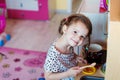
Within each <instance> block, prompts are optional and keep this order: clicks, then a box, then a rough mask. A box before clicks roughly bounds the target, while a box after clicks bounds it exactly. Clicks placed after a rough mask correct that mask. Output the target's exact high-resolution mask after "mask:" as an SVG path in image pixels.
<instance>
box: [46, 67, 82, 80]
mask: <svg viewBox="0 0 120 80" xmlns="http://www.w3.org/2000/svg"><path fill="white" fill-rule="evenodd" d="M81 71H82V69H80V67H72V68H70V69H69V70H68V71H66V72H61V73H52V72H45V79H46V80H60V79H62V78H67V77H72V76H73V77H75V76H76V75H77V74H78V73H80V72H81Z"/></svg>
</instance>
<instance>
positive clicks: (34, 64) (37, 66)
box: [0, 47, 46, 80]
mask: <svg viewBox="0 0 120 80" xmlns="http://www.w3.org/2000/svg"><path fill="white" fill-rule="evenodd" d="M45 58H46V52H37V51H30V50H21V49H13V48H7V47H0V80H38V79H39V78H41V77H44V73H43V65H44V62H45Z"/></svg>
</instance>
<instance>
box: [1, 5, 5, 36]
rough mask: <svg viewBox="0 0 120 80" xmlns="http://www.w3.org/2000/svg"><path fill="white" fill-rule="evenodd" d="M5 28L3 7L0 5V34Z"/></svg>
mask: <svg viewBox="0 0 120 80" xmlns="http://www.w3.org/2000/svg"><path fill="white" fill-rule="evenodd" d="M5 26H6V20H5V5H4V4H2V3H1V4H0V34H1V33H3V32H4V29H5Z"/></svg>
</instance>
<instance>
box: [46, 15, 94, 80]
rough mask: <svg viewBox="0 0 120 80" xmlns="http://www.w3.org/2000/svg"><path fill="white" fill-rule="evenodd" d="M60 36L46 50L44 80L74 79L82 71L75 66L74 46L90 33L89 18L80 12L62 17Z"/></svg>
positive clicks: (78, 44)
mask: <svg viewBox="0 0 120 80" xmlns="http://www.w3.org/2000/svg"><path fill="white" fill-rule="evenodd" d="M59 33H60V34H61V36H60V38H58V39H57V40H55V42H54V43H53V44H52V45H51V47H50V48H49V50H48V54H47V57H46V60H45V64H44V70H45V79H46V80H74V77H75V76H76V75H77V74H78V73H80V72H81V71H82V69H81V68H80V67H79V66H77V63H78V61H77V59H78V58H77V54H75V52H74V47H75V46H81V45H82V44H83V42H84V41H85V40H86V39H88V43H90V35H91V33H92V24H91V22H90V20H89V19H88V18H87V17H86V16H84V15H82V14H72V15H70V16H69V17H67V18H64V19H63V20H62V21H61V23H60V26H59Z"/></svg>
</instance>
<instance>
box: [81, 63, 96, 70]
mask: <svg viewBox="0 0 120 80" xmlns="http://www.w3.org/2000/svg"><path fill="white" fill-rule="evenodd" d="M95 65H96V63H92V64H90V65H87V66H82V67H80V69H85V68H88V67H94V66H95Z"/></svg>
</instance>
